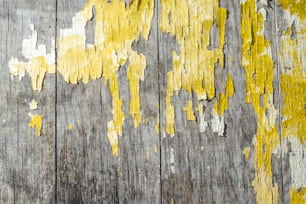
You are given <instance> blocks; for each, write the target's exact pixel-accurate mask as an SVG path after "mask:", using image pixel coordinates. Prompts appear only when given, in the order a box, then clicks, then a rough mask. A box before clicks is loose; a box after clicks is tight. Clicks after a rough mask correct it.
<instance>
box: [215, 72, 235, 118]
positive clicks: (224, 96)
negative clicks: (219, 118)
mask: <svg viewBox="0 0 306 204" xmlns="http://www.w3.org/2000/svg"><path fill="white" fill-rule="evenodd" d="M233 95H234V83H233V80H232V77H231V75H228V76H227V80H226V87H225V93H221V94H219V100H218V101H217V100H216V101H215V103H214V114H218V115H224V111H225V110H228V99H229V98H230V97H232V96H233Z"/></svg>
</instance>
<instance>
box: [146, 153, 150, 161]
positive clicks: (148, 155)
mask: <svg viewBox="0 0 306 204" xmlns="http://www.w3.org/2000/svg"><path fill="white" fill-rule="evenodd" d="M146 159H147V160H149V159H150V151H147V154H146Z"/></svg>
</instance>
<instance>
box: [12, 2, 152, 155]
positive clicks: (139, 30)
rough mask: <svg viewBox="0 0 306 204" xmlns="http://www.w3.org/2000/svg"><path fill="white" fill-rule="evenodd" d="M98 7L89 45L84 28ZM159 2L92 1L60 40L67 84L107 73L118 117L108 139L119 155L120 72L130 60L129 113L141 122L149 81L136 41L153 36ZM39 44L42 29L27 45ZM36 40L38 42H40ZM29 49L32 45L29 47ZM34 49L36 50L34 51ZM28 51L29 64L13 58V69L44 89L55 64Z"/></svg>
mask: <svg viewBox="0 0 306 204" xmlns="http://www.w3.org/2000/svg"><path fill="white" fill-rule="evenodd" d="M93 7H94V8H95V10H96V12H95V16H94V17H95V20H96V23H95V28H94V34H95V39H94V45H89V44H86V43H85V42H86V35H85V26H86V23H87V21H90V19H91V18H92V17H93V15H94V14H93V11H92V10H93ZM153 11H154V0H133V1H131V2H130V3H129V4H128V5H126V4H125V2H124V1H122V0H112V1H110V2H109V1H101V0H88V2H87V3H86V5H85V6H84V7H83V9H82V10H81V11H80V12H79V13H76V15H75V16H74V17H73V19H72V28H69V29H61V32H60V33H61V36H60V39H59V41H58V48H59V49H58V62H57V71H58V72H59V73H60V74H61V75H62V76H63V78H64V80H65V81H66V82H69V83H72V84H76V83H78V81H80V80H81V81H82V82H83V83H85V84H86V83H88V82H89V80H90V79H91V80H95V79H98V78H101V77H103V78H104V81H105V84H106V83H107V82H109V89H110V93H111V96H112V101H113V104H112V105H113V110H112V113H113V120H112V121H110V122H109V123H108V138H109V139H110V138H112V139H110V143H111V144H112V145H114V147H113V152H114V153H115V154H116V155H118V153H117V149H118V147H117V145H118V142H117V139H114V138H117V137H118V135H119V136H121V135H122V126H123V123H124V119H125V116H124V113H123V111H122V100H121V98H120V95H119V82H118V78H117V71H118V69H119V68H120V67H122V66H123V65H124V64H127V66H128V68H127V79H128V81H129V88H130V115H131V116H132V118H133V119H134V126H135V127H138V126H139V124H140V122H141V109H140V94H139V80H144V70H145V68H146V59H145V56H144V55H143V54H141V53H140V54H139V53H138V52H137V51H135V50H133V49H132V43H133V42H137V41H138V40H139V38H140V36H141V37H142V38H144V39H145V40H147V39H148V37H149V32H150V28H151V20H152V18H153ZM35 40H36V42H37V33H36V31H34V30H33V36H32V37H31V38H30V40H27V41H25V42H26V43H25V44H30V45H31V46H32V44H33V43H32V44H31V43H28V41H29V42H32V41H35ZM36 42H35V43H34V44H36ZM28 47H29V46H28ZM34 48H35V45H34ZM34 48H33V49H34ZM37 55H38V56H32V55H29V57H27V59H28V62H19V61H18V60H16V59H12V60H11V62H10V67H11V73H12V74H13V75H17V76H19V75H22V74H23V73H24V72H25V70H27V72H28V73H29V75H30V76H31V78H32V87H33V90H41V88H42V83H43V79H44V77H45V74H46V73H52V72H53V71H54V64H55V62H52V61H47V57H46V54H44V52H40V53H38V54H37Z"/></svg>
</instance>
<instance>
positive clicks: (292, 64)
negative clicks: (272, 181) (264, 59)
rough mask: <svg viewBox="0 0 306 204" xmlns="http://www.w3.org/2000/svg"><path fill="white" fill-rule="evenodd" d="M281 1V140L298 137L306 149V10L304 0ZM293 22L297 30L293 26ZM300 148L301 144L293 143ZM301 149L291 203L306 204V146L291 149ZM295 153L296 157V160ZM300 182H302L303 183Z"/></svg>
mask: <svg viewBox="0 0 306 204" xmlns="http://www.w3.org/2000/svg"><path fill="white" fill-rule="evenodd" d="M279 4H280V5H281V6H282V7H283V8H284V15H285V18H284V19H286V22H287V23H288V24H289V25H288V28H287V30H285V31H284V32H283V33H282V35H281V45H280V48H279V49H280V50H279V53H278V54H279V56H280V67H281V76H280V80H281V81H280V82H281V83H280V88H281V93H282V99H283V105H282V108H281V114H282V121H281V130H282V139H283V140H286V139H290V140H291V141H294V139H292V137H294V138H297V139H298V142H297V143H300V144H301V145H302V147H304V148H306V132H305V130H306V122H305V121H306V94H305V93H306V67H305V57H306V47H305V46H303V45H304V44H305V34H306V28H305V25H306V12H305V5H306V4H305V1H289V0H280V1H279ZM292 24H294V27H295V32H293V30H292V29H291V28H292V27H291V26H292ZM291 145H292V147H294V148H298V145H294V144H291ZM294 151H297V152H300V151H301V154H299V153H296V154H294V155H290V157H289V158H290V168H291V175H292V181H291V187H290V192H289V194H290V203H293V204H300V203H306V186H305V180H301V179H302V178H303V177H301V175H303V176H304V175H305V174H306V172H305V169H303V164H301V163H300V162H303V158H302V157H303V156H302V152H303V148H302V150H301V149H300V150H299V149H294V150H290V152H294ZM294 156H295V157H297V158H295V159H294ZM300 181H301V182H300Z"/></svg>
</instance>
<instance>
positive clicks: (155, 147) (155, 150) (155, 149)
mask: <svg viewBox="0 0 306 204" xmlns="http://www.w3.org/2000/svg"><path fill="white" fill-rule="evenodd" d="M157 151H158V149H157V146H156V144H155V145H154V153H157Z"/></svg>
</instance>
